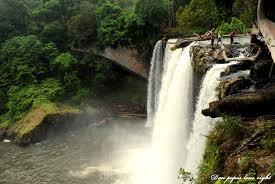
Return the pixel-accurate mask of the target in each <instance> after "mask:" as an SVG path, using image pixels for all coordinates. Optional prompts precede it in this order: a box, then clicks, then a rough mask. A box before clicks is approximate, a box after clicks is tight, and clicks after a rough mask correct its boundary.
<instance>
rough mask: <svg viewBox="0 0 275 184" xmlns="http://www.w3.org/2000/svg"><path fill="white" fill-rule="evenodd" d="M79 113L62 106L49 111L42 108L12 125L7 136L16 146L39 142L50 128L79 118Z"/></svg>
mask: <svg viewBox="0 0 275 184" xmlns="http://www.w3.org/2000/svg"><path fill="white" fill-rule="evenodd" d="M79 116H80V111H79V110H77V109H73V108H71V107H68V106H64V105H56V106H55V105H54V107H51V109H50V110H49V109H48V108H45V107H44V106H41V107H37V108H35V109H33V110H32V111H31V112H29V113H28V114H27V115H26V116H25V117H24V118H23V119H22V120H20V121H18V122H16V123H15V124H14V125H12V126H11V127H10V128H9V130H8V132H7V134H8V137H10V138H13V139H14V141H15V143H16V144H18V145H28V144H30V143H35V142H39V141H41V140H43V139H45V138H46V137H47V132H48V130H49V129H50V128H52V127H53V128H57V127H58V126H62V125H64V123H66V122H72V121H74V120H75V119H77V118H79Z"/></svg>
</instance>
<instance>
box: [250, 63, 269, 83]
mask: <svg viewBox="0 0 275 184" xmlns="http://www.w3.org/2000/svg"><path fill="white" fill-rule="evenodd" d="M271 67H272V60H261V61H259V62H257V63H256V64H255V65H254V66H253V67H252V68H251V72H250V76H251V78H252V79H253V80H264V79H267V78H268V77H269V73H270V71H271Z"/></svg>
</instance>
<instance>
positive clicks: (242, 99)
mask: <svg viewBox="0 0 275 184" xmlns="http://www.w3.org/2000/svg"><path fill="white" fill-rule="evenodd" d="M274 103H275V86H272V87H270V88H267V89H261V90H256V91H255V92H249V93H243V94H237V95H232V96H227V97H225V98H223V99H222V100H219V101H214V102H211V103H210V104H209V108H207V109H204V110H203V111H202V114H203V115H205V116H210V117H212V118H216V117H220V116H222V115H223V114H231V115H235V116H239V115H240V116H243V117H257V116H261V115H272V114H275V109H274Z"/></svg>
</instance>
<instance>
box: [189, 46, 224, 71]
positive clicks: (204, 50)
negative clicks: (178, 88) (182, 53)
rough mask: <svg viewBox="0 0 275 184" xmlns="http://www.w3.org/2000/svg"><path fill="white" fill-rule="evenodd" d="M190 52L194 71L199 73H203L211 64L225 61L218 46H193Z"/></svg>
mask: <svg viewBox="0 0 275 184" xmlns="http://www.w3.org/2000/svg"><path fill="white" fill-rule="evenodd" d="M190 52H191V54H192V66H193V68H194V70H195V71H196V72H198V73H201V74H205V73H206V71H207V70H208V68H209V66H211V65H212V64H214V63H224V62H225V61H224V58H223V56H222V51H221V49H220V48H215V47H202V46H193V47H192V49H191V51H190Z"/></svg>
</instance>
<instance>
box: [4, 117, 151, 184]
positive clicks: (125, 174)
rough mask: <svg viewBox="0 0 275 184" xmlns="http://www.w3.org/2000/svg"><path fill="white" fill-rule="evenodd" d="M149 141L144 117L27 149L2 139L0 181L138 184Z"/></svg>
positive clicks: (69, 134)
mask: <svg viewBox="0 0 275 184" xmlns="http://www.w3.org/2000/svg"><path fill="white" fill-rule="evenodd" d="M150 139H151V137H150V135H149V131H148V129H146V128H144V122H143V120H129V119H114V120H111V121H110V122H109V123H106V124H104V125H96V124H92V125H90V126H87V127H83V128H79V129H77V130H73V131H69V132H66V133H65V134H59V135H55V136H51V137H50V138H49V139H47V140H45V141H42V142H40V143H37V144H34V145H31V146H29V147H25V148H24V147H19V146H16V145H14V144H12V143H4V142H1V143H0V183H1V184H28V183H29V184H62V183H66V184H88V183H89V184H132V183H136V182H135V180H136V178H137V177H139V176H137V175H138V173H136V172H135V170H140V169H141V168H140V167H142V165H141V163H142V162H143V161H144V160H142V159H144V155H146V153H145V151H146V149H147V147H148V146H149V144H150ZM141 160H142V161H141ZM144 172H145V171H144ZM143 174H144V173H143Z"/></svg>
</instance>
